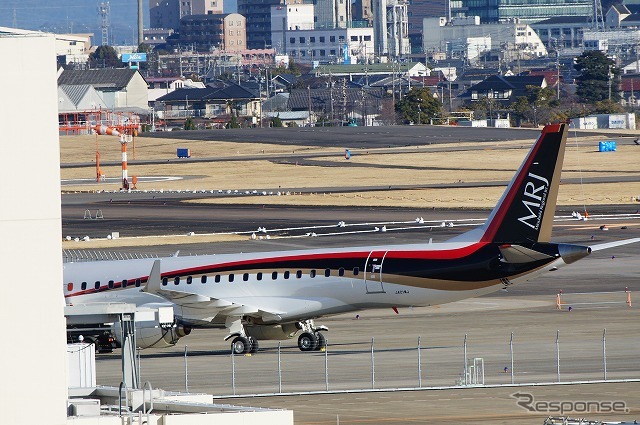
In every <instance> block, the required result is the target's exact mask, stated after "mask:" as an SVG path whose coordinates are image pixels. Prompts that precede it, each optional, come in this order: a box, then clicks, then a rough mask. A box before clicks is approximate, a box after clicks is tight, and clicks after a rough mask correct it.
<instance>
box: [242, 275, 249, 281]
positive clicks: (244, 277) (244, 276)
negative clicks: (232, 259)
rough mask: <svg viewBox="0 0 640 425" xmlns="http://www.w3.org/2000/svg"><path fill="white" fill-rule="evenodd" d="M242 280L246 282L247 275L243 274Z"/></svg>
mask: <svg viewBox="0 0 640 425" xmlns="http://www.w3.org/2000/svg"><path fill="white" fill-rule="evenodd" d="M242 280H244V281H245V282H246V281H247V280H249V273H245V274H243V275H242Z"/></svg>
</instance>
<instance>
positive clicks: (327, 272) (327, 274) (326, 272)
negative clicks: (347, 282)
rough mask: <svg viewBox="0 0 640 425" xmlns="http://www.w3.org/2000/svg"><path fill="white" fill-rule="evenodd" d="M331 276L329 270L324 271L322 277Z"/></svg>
mask: <svg viewBox="0 0 640 425" xmlns="http://www.w3.org/2000/svg"><path fill="white" fill-rule="evenodd" d="M329 276H331V269H324V277H329Z"/></svg>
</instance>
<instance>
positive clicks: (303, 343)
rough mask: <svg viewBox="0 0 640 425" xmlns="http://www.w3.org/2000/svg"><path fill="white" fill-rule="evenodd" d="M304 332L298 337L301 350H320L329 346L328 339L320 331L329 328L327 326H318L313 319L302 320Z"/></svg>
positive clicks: (301, 325)
mask: <svg viewBox="0 0 640 425" xmlns="http://www.w3.org/2000/svg"><path fill="white" fill-rule="evenodd" d="M299 326H300V328H301V330H302V333H301V334H300V336H299V337H298V348H299V349H300V351H320V350H324V349H325V348H326V347H327V340H326V338H325V337H324V335H322V333H320V331H321V330H324V331H327V330H329V329H328V328H327V327H326V326H318V327H316V326H315V325H314V323H313V320H307V321H305V322H300V323H299Z"/></svg>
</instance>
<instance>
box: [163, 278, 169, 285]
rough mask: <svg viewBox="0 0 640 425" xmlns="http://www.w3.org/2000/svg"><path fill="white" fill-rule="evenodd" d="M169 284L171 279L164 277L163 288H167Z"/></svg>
mask: <svg viewBox="0 0 640 425" xmlns="http://www.w3.org/2000/svg"><path fill="white" fill-rule="evenodd" d="M167 283H169V278H168V277H163V278H162V286H167Z"/></svg>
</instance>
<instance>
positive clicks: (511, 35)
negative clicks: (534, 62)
mask: <svg viewBox="0 0 640 425" xmlns="http://www.w3.org/2000/svg"><path fill="white" fill-rule="evenodd" d="M474 37H490V38H491V48H492V49H500V50H503V51H505V53H510V54H512V55H515V54H519V55H522V56H523V57H524V56H530V57H540V56H546V55H547V49H546V47H545V46H544V44H543V43H542V41H541V40H540V37H538V35H537V34H536V32H535V31H534V30H533V29H532V28H531V27H530V26H529V25H527V24H521V23H517V22H502V23H499V24H480V19H479V17H473V18H472V19H470V18H462V19H459V18H456V19H453V20H451V21H447V19H446V18H443V17H441V18H424V20H423V45H422V47H423V49H424V51H425V52H450V51H451V46H452V45H455V44H456V43H460V42H464V41H465V40H468V39H469V38H474Z"/></svg>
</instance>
